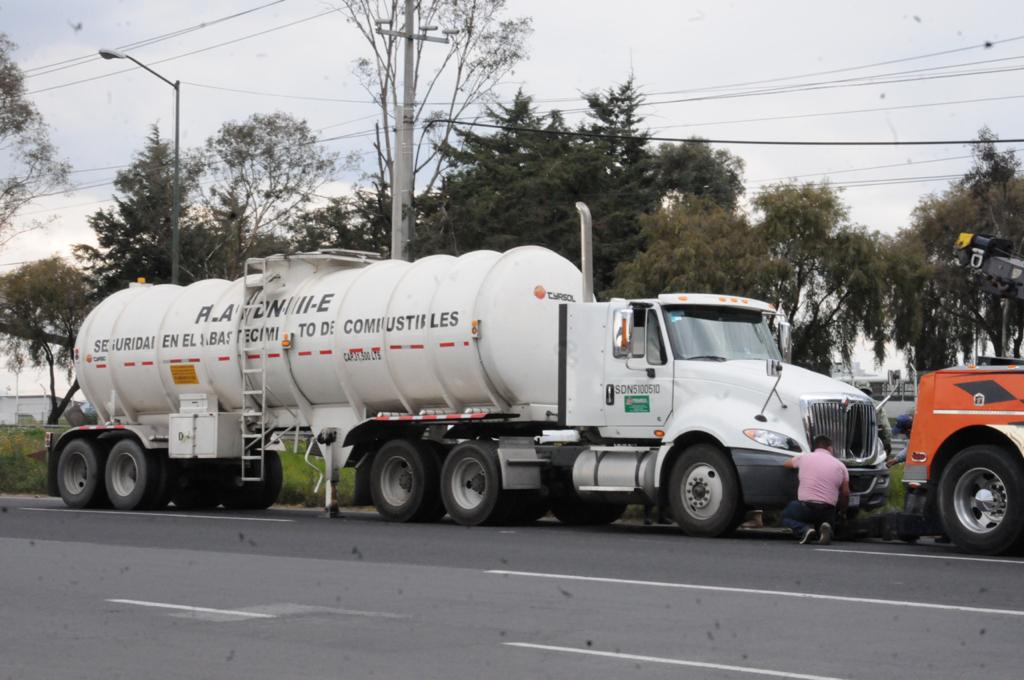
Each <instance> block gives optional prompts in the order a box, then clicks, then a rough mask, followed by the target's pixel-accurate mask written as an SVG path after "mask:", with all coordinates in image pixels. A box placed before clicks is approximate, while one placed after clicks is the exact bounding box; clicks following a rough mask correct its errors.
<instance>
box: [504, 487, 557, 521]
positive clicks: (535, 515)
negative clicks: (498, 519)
mask: <svg viewBox="0 0 1024 680" xmlns="http://www.w3.org/2000/svg"><path fill="white" fill-rule="evenodd" d="M511 505H512V508H511V510H510V511H509V515H508V518H507V519H506V523H507V524H510V525H511V524H516V525H522V524H533V523H534V522H536V521H537V520H539V519H540V518H541V517H543V516H544V515H546V514H548V510H549V508H550V505H549V503H548V499H547V498H545V497H544V496H541V495H540V494H539V493H533V492H523V493H518V494H516V495H515V497H514V498H513V499H512V500H511Z"/></svg>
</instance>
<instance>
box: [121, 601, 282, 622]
mask: <svg viewBox="0 0 1024 680" xmlns="http://www.w3.org/2000/svg"><path fill="white" fill-rule="evenodd" d="M107 602H113V603H115V604H133V605H136V606H138V607H155V608H156V609H174V610H177V611H186V612H195V613H197V614H220V615H222V616H241V617H243V618H250V619H276V618H277V616H276V615H274V614H265V613H263V612H247V611H240V610H237V609H211V608H210V607H192V606H189V605H185V604H170V603H168V602H147V601H145V600H122V599H112V600H107Z"/></svg>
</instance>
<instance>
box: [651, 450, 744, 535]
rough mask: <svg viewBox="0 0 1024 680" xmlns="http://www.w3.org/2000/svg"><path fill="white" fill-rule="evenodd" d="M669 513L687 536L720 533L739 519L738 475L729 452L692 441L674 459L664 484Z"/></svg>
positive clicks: (738, 523) (731, 528)
mask: <svg viewBox="0 0 1024 680" xmlns="http://www.w3.org/2000/svg"><path fill="white" fill-rule="evenodd" d="M668 496H669V503H670V504H671V506H672V515H673V516H674V517H675V519H676V522H677V523H678V524H679V527H680V528H681V529H682V530H683V531H684V532H686V533H687V534H688V535H690V536H723V535H725V534H728V533H729V532H731V531H732V530H734V529H735V528H736V527H737V526H739V525H740V522H742V521H743V510H744V505H743V497H742V493H741V491H740V483H739V478H738V476H737V474H736V468H734V467H733V464H732V460H730V459H729V456H728V455H727V454H726V453H725V452H724V451H722V450H721V449H720V448H718V447H717V446H714V445H712V444H694V445H693V446H690V447H689V448H687V449H686V450H685V451H683V455H681V456H680V457H679V458H678V459H676V462H675V464H674V465H673V466H672V474H671V476H670V477H669V486H668Z"/></svg>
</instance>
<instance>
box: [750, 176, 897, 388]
mask: <svg viewBox="0 0 1024 680" xmlns="http://www.w3.org/2000/svg"><path fill="white" fill-rule="evenodd" d="M753 205H754V207H755V209H756V210H757V211H758V212H759V213H760V214H761V216H762V219H761V220H760V222H759V224H758V231H759V232H760V233H761V237H762V238H763V239H764V240H765V242H766V243H767V244H768V247H769V253H770V260H771V268H772V269H773V270H774V271H773V272H772V275H770V276H769V277H768V279H767V283H768V285H767V287H766V297H767V299H769V300H772V301H776V300H777V301H779V303H780V305H781V307H782V309H783V310H784V311H785V312H786V313H787V314H788V315H789V317H790V319H791V320H792V322H793V361H794V362H795V363H800V364H803V365H806V366H808V367H810V368H813V369H815V370H818V371H820V372H824V373H827V372H828V371H829V369H830V368H831V365H832V358H833V355H834V354H838V355H839V357H840V358H841V359H842V361H843V363H845V364H847V365H849V363H850V361H851V357H852V355H853V347H854V344H855V343H856V341H857V339H858V336H859V335H860V334H861V333H863V335H864V337H866V338H867V339H868V340H870V341H871V342H872V343H873V345H874V353H875V358H876V359H877V360H878V361H879V362H881V361H882V360H883V359H884V358H885V341H886V337H887V334H886V331H887V325H886V316H885V309H886V306H885V305H886V299H885V287H884V285H883V281H882V277H883V275H884V271H885V270H884V259H883V257H882V252H881V247H880V237H879V236H878V235H877V234H873V233H870V232H868V231H867V230H866V229H864V228H863V227H860V226H857V225H854V224H851V223H850V221H849V215H848V210H847V208H846V206H845V205H844V204H843V202H842V200H841V199H840V197H839V193H838V192H837V191H836V190H835V189H833V188H832V187H829V186H827V185H815V184H811V183H807V184H776V185H773V186H770V187H768V188H766V189H764V190H763V191H761V192H760V193H759V194H758V195H757V196H756V197H755V198H754V201H753Z"/></svg>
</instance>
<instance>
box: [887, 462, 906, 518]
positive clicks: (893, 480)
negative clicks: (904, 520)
mask: <svg viewBox="0 0 1024 680" xmlns="http://www.w3.org/2000/svg"><path fill="white" fill-rule="evenodd" d="M905 493H906V489H904V488H903V463H900V464H899V465H893V466H892V467H891V468H889V502H888V503H887V504H886V508H885V509H886V510H896V511H902V510H903V496H904V494H905Z"/></svg>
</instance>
